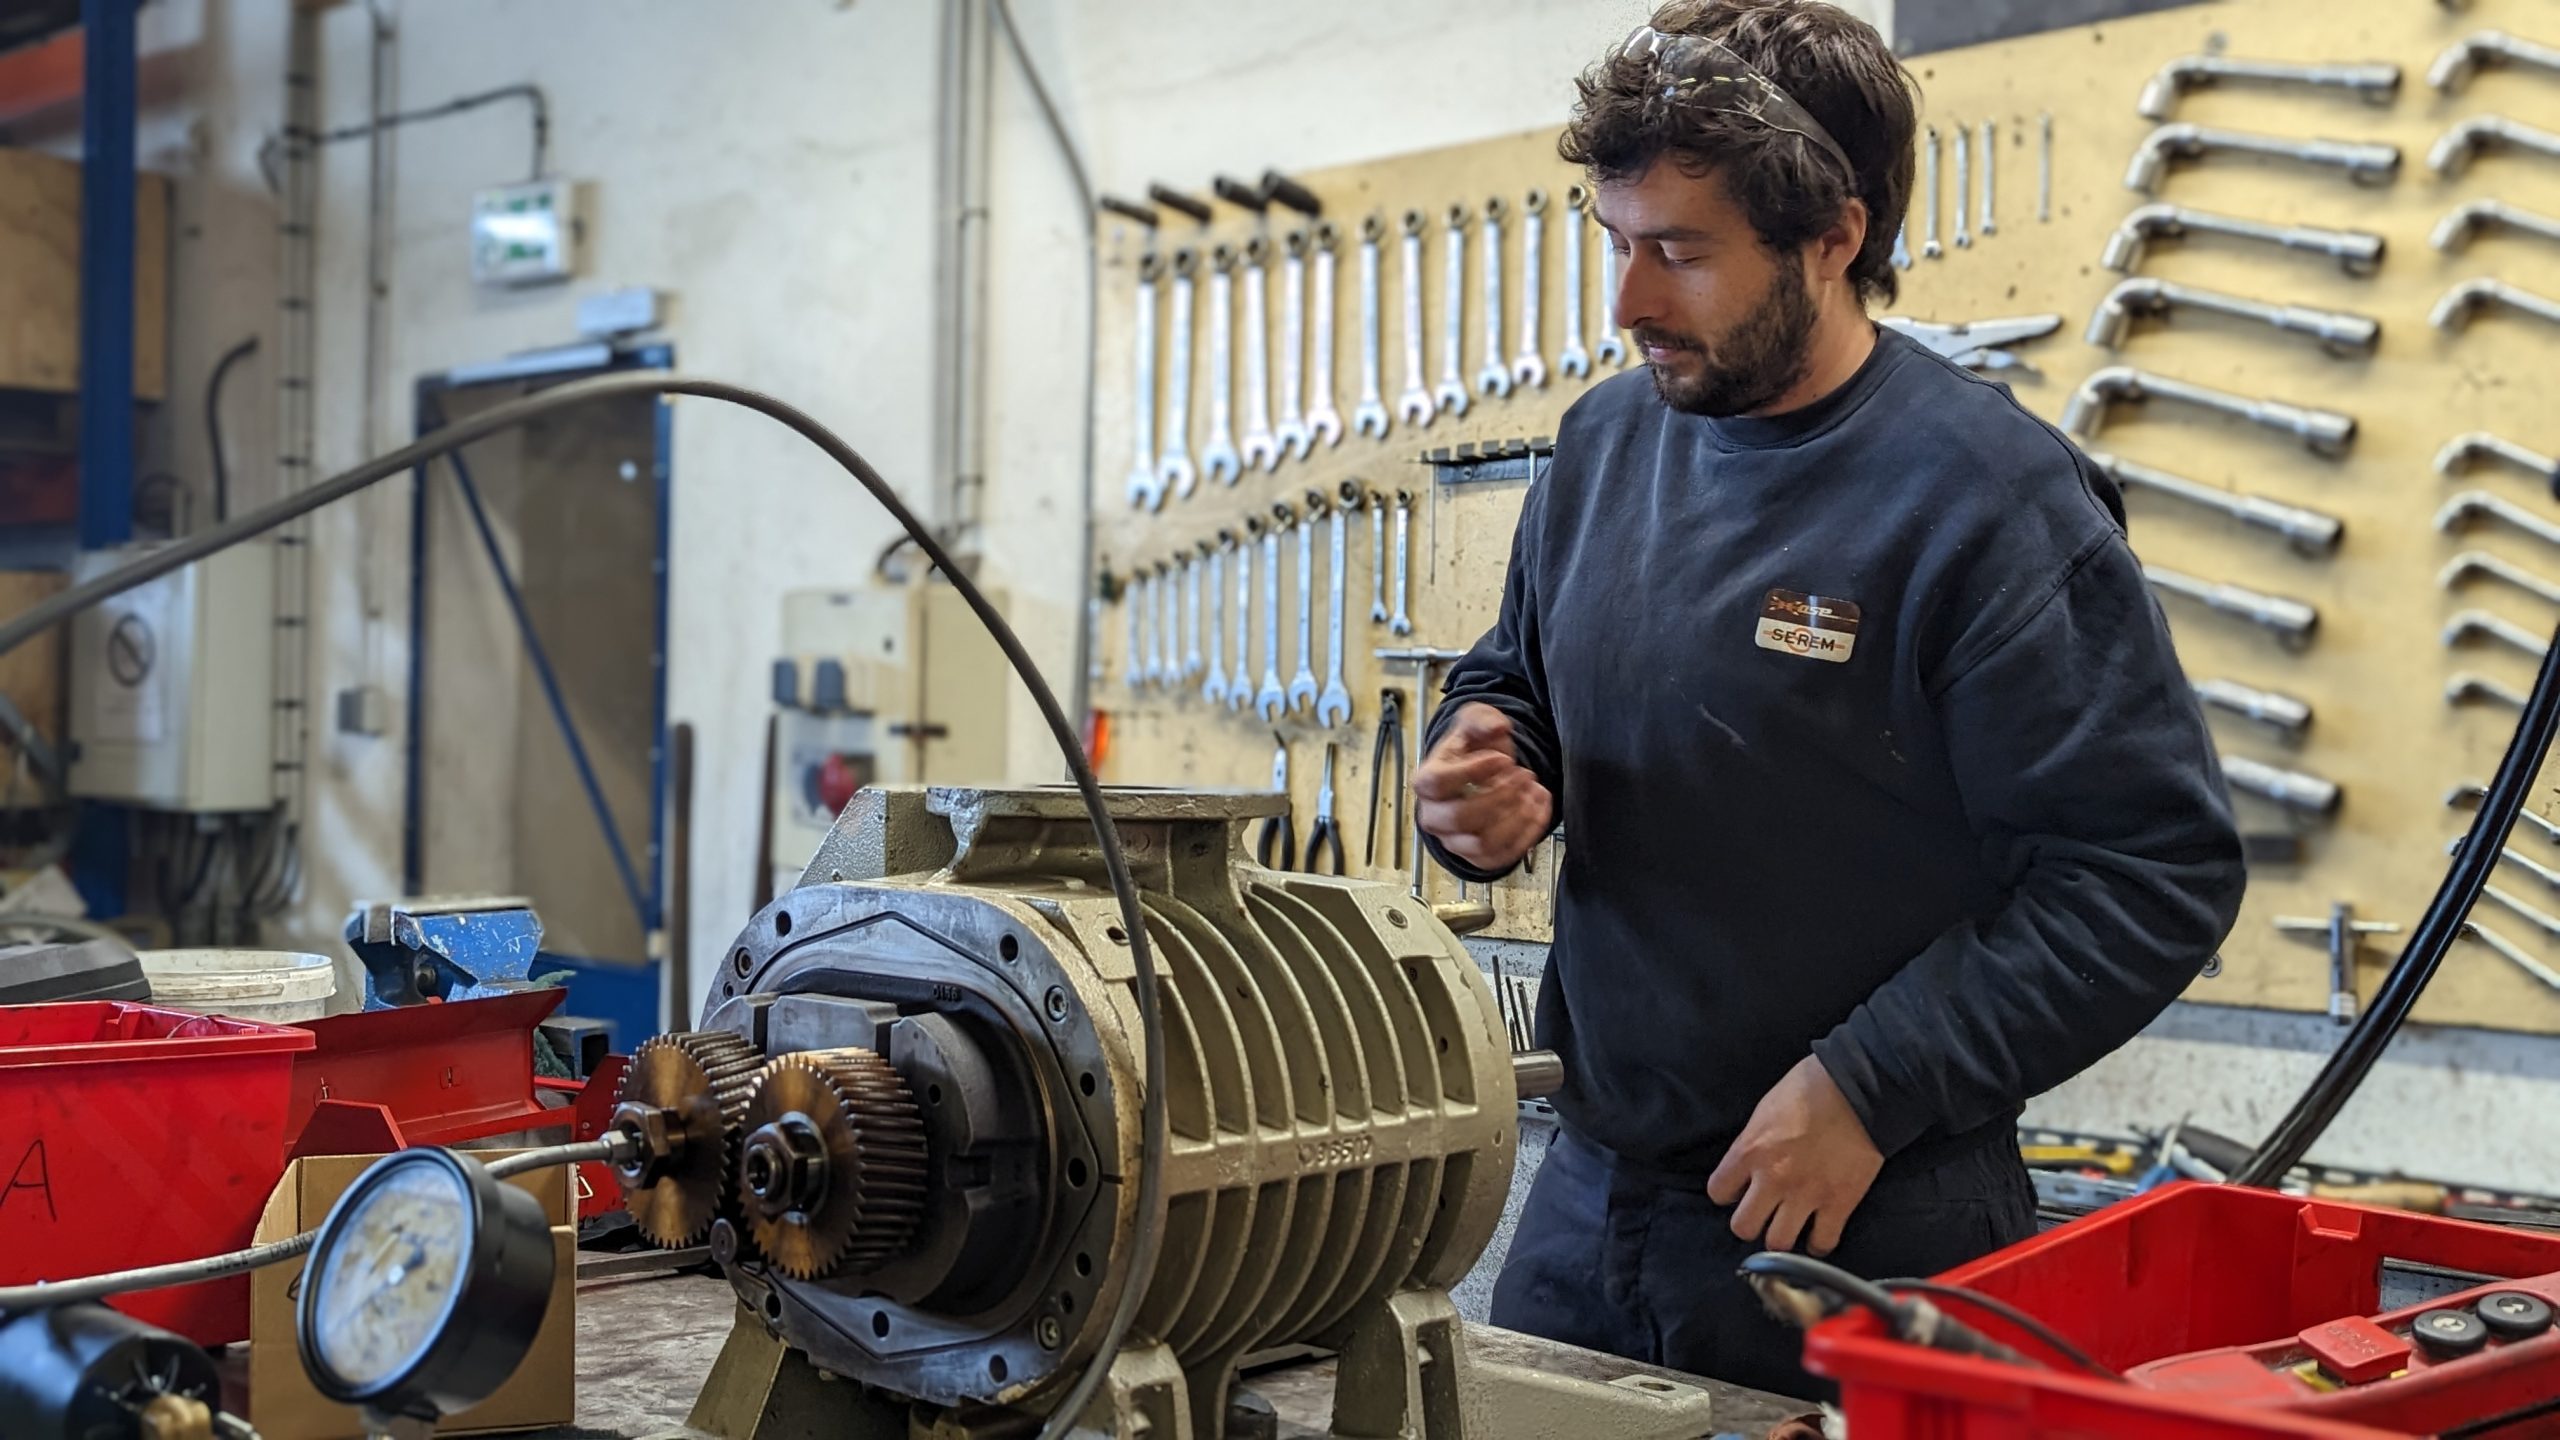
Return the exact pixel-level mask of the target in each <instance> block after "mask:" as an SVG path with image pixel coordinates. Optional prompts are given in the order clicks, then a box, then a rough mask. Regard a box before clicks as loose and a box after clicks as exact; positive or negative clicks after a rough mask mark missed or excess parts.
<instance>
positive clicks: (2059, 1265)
mask: <svg viewBox="0 0 2560 1440" xmlns="http://www.w3.org/2000/svg"><path fill="white" fill-rule="evenodd" d="M2387 1261H2399V1262H2403V1263H2405V1264H2412V1265H2419V1266H2435V1267H2441V1268H2442V1269H2445V1270H2452V1271H2458V1272H2463V1273H2465V1274H2473V1275H2487V1276H2496V1277H2499V1278H2501V1279H2522V1278H2525V1277H2529V1276H2537V1275H2548V1274H2551V1273H2553V1272H2555V1271H2560V1234H2554V1233H2550V1232H2538V1231H2529V1230H2519V1229H2510V1228H2506V1227H2502V1226H2496V1225H2480V1224H2473V1223H2470V1222H2467V1221H2460V1220H2446V1219H2442V1218H2439V1217H2435V1216H2428V1215H2414V1214H2410V1213H2408V1212H2406V1211H2400V1210H2383V1209H2377V1208H2374V1207H2370V1206H2363V1205H2345V1204H2339V1203H2336V1202H2333V1201H2326V1200H2313V1199H2305V1198H2303V1197H2299V1196H2291V1195H2280V1194H2276V1193H2274V1192H2272V1191H2266V1190H2250V1189H2242V1188H2240V1187H2237V1186H2225V1185H2195V1184H2180V1185H2171V1186H2165V1187H2163V1188H2161V1189H2159V1190H2155V1191H2153V1192H2151V1193H2150V1194H2147V1195H2143V1196H2139V1197H2137V1198H2135V1199H2132V1200H2127V1201H2124V1202H2121V1203H2119V1204H2116V1205H2112V1206H2109V1207H2108V1208H2107V1209H2105V1210H2102V1211H2099V1212H2098V1213H2097V1214H2095V1215H2092V1216H2090V1217H2088V1218H2087V1219H2084V1220H2078V1221H2074V1222H2072V1223H2071V1224H2068V1225H2065V1226H2062V1227H2061V1228H2059V1229H2056V1230H2052V1231H2048V1232H2046V1233H2045V1234H2043V1235H2039V1236H2037V1237H2036V1238H2034V1239H2032V1240H2027V1241H2024V1242H2021V1243H2019V1244H2016V1245H2012V1246H2010V1247H2009V1248H2008V1249H2006V1250H2002V1251H1999V1252H1997V1253H1995V1254H1992V1255H1988V1256H1985V1257H1984V1258H1982V1259H1980V1260H1977V1261H1975V1262H1974V1263H1972V1264H1970V1265H1966V1266H1961V1267H1959V1268H1957V1269H1955V1270H1952V1271H1949V1272H1948V1273H1947V1274H1946V1275H1944V1276H1942V1277H1940V1278H1941V1279H1943V1280H1945V1281H1946V1282H1947V1283H1949V1284H1955V1285H1963V1286H1966V1287H1968V1288H1971V1289H1974V1290H1979V1291H1981V1292H1983V1293H1984V1294H1987V1295H1991V1296H1993V1297H1996V1298H1998V1299H2001V1300H2006V1301H2008V1302H2009V1303H2010V1304H2012V1305H2015V1306H2017V1307H2018V1308H2019V1309H2021V1310H2023V1311H2025V1312H2026V1313H2028V1314H2029V1315H2032V1316H2034V1317H2035V1318H2037V1319H2038V1320H2041V1321H2043V1322H2045V1323H2046V1324H2048V1325H2050V1326H2052V1327H2053V1328H2054V1329H2055V1330H2057V1331H2059V1332H2060V1333H2061V1334H2063V1335H2064V1336H2066V1337H2068V1338H2069V1339H2070V1340H2072V1341H2073V1342H2074V1343H2076V1344H2078V1345H2079V1346H2080V1347H2081V1348H2083V1349H2085V1350H2087V1351H2088V1352H2089V1353H2090V1354H2091V1355H2092V1356H2094V1357H2095V1358H2096V1359H2097V1360H2099V1361H2100V1362H2101V1363H2103V1364H2106V1365H2108V1366H2110V1367H2112V1368H2114V1369H2116V1370H2120V1371H2123V1370H2132V1369H2134V1368H2135V1367H2137V1366H2140V1365H2144V1364H2147V1363H2149V1362H2151V1361H2155V1360H2162V1359H2166V1358H2168V1357H2171V1356H2177V1355H2188V1354H2192V1353H2194V1352H2198V1351H2214V1350H2222V1349H2226V1348H2229V1347H2235V1346H2255V1345H2262V1344H2265V1343H2267V1342H2270V1341H2276V1340H2281V1339H2284V1338H2285V1337H2289V1336H2294V1335H2298V1334H2299V1333H2300V1332H2302V1331H2304V1330H2307V1329H2310V1328H2312V1327H2314V1326H2318V1325H2322V1324H2324V1323H2326V1322H2329V1321H2334V1320H2337V1319H2339V1318H2341V1317H2345V1316H2371V1315H2375V1314H2377V1313H2378V1312H2380V1311H2381V1309H2382V1305H2381V1279H2382V1275H2383V1271H2384V1267H2385V1262H2387ZM1947 1309H1948V1312H1949V1313H1950V1314H1953V1315H1955V1316H1957V1317H1958V1318H1960V1319H1963V1320H1964V1321H1966V1322H1967V1323H1968V1324H1972V1325H1975V1326H1976V1327H1977V1328H1979V1329H1981V1330H1982V1331H1984V1332H1985V1333H1986V1334H1989V1335H1991V1336H1993V1337H1995V1338H1997V1339H1999V1340H2001V1341H2004V1342H2006V1343H2008V1344H2011V1345H2014V1346H2016V1347H2018V1348H2019V1349H2021V1350H2024V1351H2026V1352H2028V1353H2029V1354H2033V1355H2039V1356H2042V1355H2044V1354H2046V1353H2047V1352H2046V1351H2045V1350H2044V1347H2042V1346H2041V1345H2039V1344H2038V1343H2036V1342H2035V1341H2033V1340H2031V1339H2029V1338H2027V1337H2026V1336H2024V1335H2023V1334H2021V1333H2020V1332H2019V1331H2018V1330H2016V1329H2015V1328H2014V1327H2012V1326H2010V1325H2008V1324H2006V1323H2005V1322H2002V1321H1999V1320H1997V1319H1993V1318H1991V1317H1988V1316H1985V1315H1984V1314H1983V1313H1982V1312H1980V1311H1979V1310H1975V1309H1971V1308H1969V1307H1966V1306H1965V1305H1963V1304H1962V1303H1961V1302H1957V1301H1950V1302H1948V1304H1947ZM2395 1313H2396V1312H2395ZM2484 1362H2485V1366H2486V1368H2485V1370H2484V1369H2479V1368H2475V1369H2472V1370H2468V1371H2465V1372H2463V1373H2464V1374H2465V1375H2466V1376H2467V1377H2468V1378H2467V1379H2464V1380H2462V1381H2460V1382H2459V1383H2462V1384H2464V1385H2466V1386H2467V1387H2469V1388H2468V1392H2467V1398H2468V1401H2469V1403H2472V1404H2474V1405H2476V1409H2474V1410H2473V1411H2472V1413H2473V1414H2474V1415H2475V1416H2477V1415H2500V1414H2508V1413H2512V1412H2513V1411H2514V1410H2516V1409H2518V1408H2520V1407H2521V1406H2522V1405H2523V1404H2526V1403H2530V1402H2532V1401H2536V1400H2542V1399H2548V1398H2550V1397H2552V1396H2554V1395H2560V1330H2552V1331H2545V1332H2544V1333H2543V1334H2542V1335H2541V1336H2540V1337H2539V1338H2538V1339H2535V1340H2531V1341H2520V1342H2516V1343H2513V1344H2510V1345H2507V1346H2505V1347H2503V1348H2502V1349H2497V1350H2493V1351H2491V1352H2490V1353H2488V1354H2486V1355H2480V1356H2473V1357H2469V1358H2467V1359H2466V1360H2464V1361H2462V1362H2459V1363H2460V1365H2462V1366H2472V1367H2480V1366H2483V1364H2484ZM1805 1363H1806V1365H1807V1367H1808V1368H1810V1369H1812V1370H1813V1371H1814V1372H1816V1373H1817V1374H1822V1375H1828V1376H1830V1377H1831V1378H1833V1379H1834V1380H1837V1381H1839V1382H1840V1388H1841V1401H1842V1407H1843V1409H1844V1410H1845V1411H1846V1413H1847V1416H1848V1422H1849V1430H1850V1433H1851V1434H1856V1435H1906V1436H1933V1437H1953V1436H1982V1437H1995V1440H2007V1437H2013V1436H2014V1437H2020V1440H2024V1437H2027V1436H2053V1435H2067V1436H2073V1437H2079V1440H2097V1437H2111V1436H2134V1435H2139V1436H2209V1437H2241V1436H2319V1437H2327V1440H2380V1437H2388V1436H2404V1435H2409V1434H2413V1433H2427V1432H2431V1431H2433V1430H2435V1429H2438V1428H2440V1427H2438V1426H2436V1425H2432V1424H2430V1425H2423V1426H2417V1425H2407V1424H2402V1423H2398V1422H2399V1421H2400V1420H2401V1419H2402V1418H2404V1417H2406V1416H2408V1415H2411V1414H2414V1413H2416V1412H2417V1411H2418V1410H2419V1409H2420V1408H2421V1405H2422V1402H2424V1401H2425V1400H2426V1398H2427V1396H2428V1395H2429V1393H2430V1392H2431V1391H2433V1392H2434V1393H2435V1394H2437V1395H2438V1396H2441V1394H2442V1393H2443V1386H2444V1384H2445V1382H2448V1381H2453V1380H2455V1367H2443V1368H2437V1369H2432V1370H2427V1371H2424V1372H2421V1373H2418V1374H2414V1375H2413V1376H2411V1377H2409V1378H2405V1379H2390V1380H2382V1381H2379V1382H2376V1383H2375V1384H2373V1385H2369V1386H2355V1387H2349V1388H2348V1389H2346V1390H2343V1391H2340V1392H2337V1393H2335V1394H2331V1395H2326V1396H2322V1397H2319V1398H2318V1399H2317V1400H2310V1401H2307V1402H2299V1403H2289V1404H2287V1405H2285V1406H2282V1407H2271V1406H2269V1405H2266V1404H2263V1403H2252V1402H2250V1401H2248V1400H2246V1399H2244V1398H2241V1397H2242V1396H2243V1394H2244V1390H2245V1387H2238V1386H2234V1387H2232V1393H2230V1394H2227V1395H2217V1394H2216V1393H2214V1391H2213V1389H2212V1388H2211V1387H2207V1388H2203V1389H2190V1390H2185V1391H2180V1392H2170V1391H2164V1390H2154V1389H2146V1388H2143V1387H2141V1386H2138V1385H2131V1384H2123V1383H2119V1382H2115V1381H2110V1380H2107V1379H2104V1378H2101V1377H2098V1376H2094V1375H2091V1374H2088V1373H2087V1372H2085V1371H2079V1370H2075V1369H2070V1368H2067V1362H2064V1361H2061V1360H2059V1359H2056V1360H2054V1361H2053V1362H2052V1363H2053V1364H2055V1365H2056V1366H2058V1367H2066V1368H2055V1369H2028V1368H2021V1367H2018V1366H2014V1365H2001V1364H1996V1363H1993V1362H1991V1361H1988V1360H1979V1359H1974V1358H1971V1357H1968V1356H1961V1355H1951V1354H1947V1353H1945V1352H1942V1351H1936V1350H1928V1349H1923V1348H1921V1347H1918V1346H1913V1345H1905V1344H1902V1343H1899V1342H1897V1341H1895V1340H1893V1339H1891V1338H1890V1337H1888V1336H1887V1335H1886V1334H1885V1333H1884V1331H1883V1328H1882V1325H1881V1323H1880V1322H1879V1321H1877V1320H1876V1319H1875V1317H1873V1316H1872V1315H1869V1314H1867V1313H1866V1312H1864V1311H1850V1312H1847V1313H1845V1314H1842V1315H1840V1316H1838V1317H1836V1318H1834V1319H1831V1320H1828V1321H1825V1322H1824V1323H1823V1324H1821V1325H1819V1326H1816V1327H1815V1328H1814V1330H1813V1331H1812V1333H1811V1334H1809V1335H1808V1336H1807V1337H1806V1339H1805ZM2253 1363H2254V1362H2253ZM2498 1433H2499V1434H2501V1435H2509V1436H2513V1435H2550V1434H2556V1433H2560V1417H2544V1418H2542V1419H2540V1420H2536V1421H2528V1422H2526V1423H2525V1424H2524V1425H2523V1426H2522V1427H2520V1428H2510V1429H2506V1430H2501V1431H2499V1432H2498Z"/></svg>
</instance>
